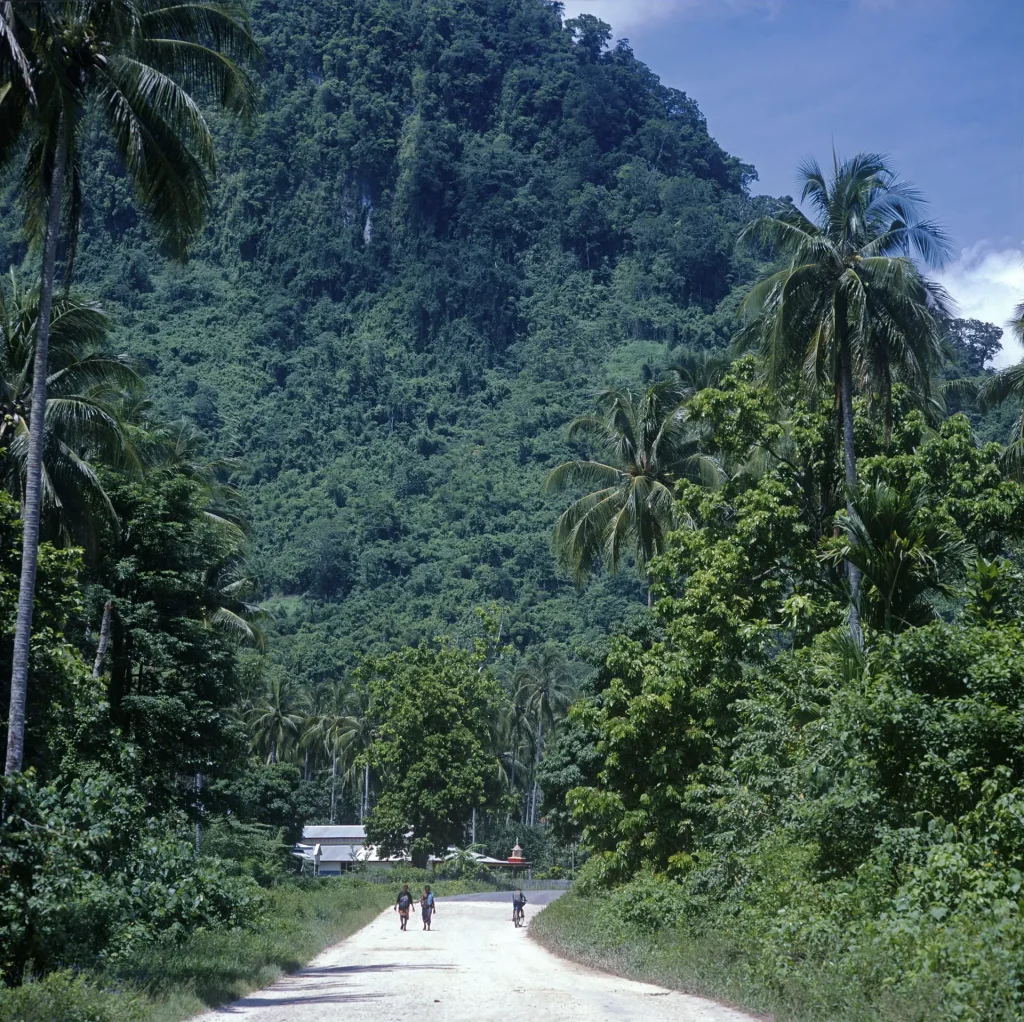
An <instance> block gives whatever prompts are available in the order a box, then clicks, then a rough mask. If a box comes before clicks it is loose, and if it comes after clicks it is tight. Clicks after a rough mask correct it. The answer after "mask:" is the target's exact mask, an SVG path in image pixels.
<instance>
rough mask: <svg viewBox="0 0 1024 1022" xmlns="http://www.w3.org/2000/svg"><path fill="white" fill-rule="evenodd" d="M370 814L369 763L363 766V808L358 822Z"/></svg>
mask: <svg viewBox="0 0 1024 1022" xmlns="http://www.w3.org/2000/svg"><path fill="white" fill-rule="evenodd" d="M369 815H370V764H369V763H367V764H366V766H364V767H363V809H362V812H361V813H360V814H359V820H360V822H361V821H363V820H365V819H366V817H367V816H369Z"/></svg>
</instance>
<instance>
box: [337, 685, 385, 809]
mask: <svg viewBox="0 0 1024 1022" xmlns="http://www.w3.org/2000/svg"><path fill="white" fill-rule="evenodd" d="M345 707H346V709H347V710H348V714H347V716H346V718H345V719H344V721H342V722H341V723H340V724H339V728H338V742H339V746H340V748H341V749H343V750H344V752H345V759H346V763H347V770H346V777H351V778H352V780H353V781H354V780H355V778H356V776H357V775H358V773H359V772H360V771H362V795H361V797H360V800H359V819H360V820H365V819H366V817H367V816H369V815H370V782H371V772H370V759H369V755H368V754H369V751H370V746H371V745H373V742H374V739H375V737H376V731H377V724H376V721H375V720H374V719H373V718H372V717H371V716H370V694H369V692H368V691H367V690H366V689H365V688H364V687H362V686H360V687H358V688H355V689H353V690H352V691H351V692H350V693H349V695H348V698H347V700H346V703H345Z"/></svg>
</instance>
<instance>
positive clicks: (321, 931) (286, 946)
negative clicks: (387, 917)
mask: <svg viewBox="0 0 1024 1022" xmlns="http://www.w3.org/2000/svg"><path fill="white" fill-rule="evenodd" d="M408 879H410V881H411V882H412V886H414V887H416V886H417V885H418V881H417V880H415V879H414V878H408ZM401 883H402V877H401V876H399V875H398V874H397V873H396V874H395V876H394V882H393V883H385V884H371V883H367V882H366V881H364V880H360V879H347V878H346V879H336V878H323V879H320V880H315V881H314V880H304V881H296V882H291V883H286V884H282V885H281V886H279V887H276V888H273V889H271V890H268V891H266V892H265V895H264V896H265V904H264V910H263V912H262V915H261V918H260V921H259V922H258V923H257V924H256V925H254V926H252V927H249V928H246V929H232V930H217V929H210V930H205V931H199V932H196V933H194V934H192V935H191V936H190V937H189V938H187V939H186V940H185V941H183V942H181V943H179V944H174V943H170V942H167V943H162V942H154V943H152V944H150V945H148V946H146V947H145V948H143V949H142V950H141V952H140V953H139V954H137V955H136V956H135V957H134V958H133V960H132V961H131V962H130V963H125V964H122V965H118V966H114V965H111V966H108V967H107V968H105V969H102V970H95V971H90V972H82V973H77V974H75V973H72V972H70V971H59V972H55V973H51V974H49V975H48V976H46V977H44V978H42V979H40V980H37V981H34V982H29V983H26V984H25V985H24V986H21V987H18V988H15V989H12V990H0V1018H2V1019H4V1020H5V1022H141V1020H143V1019H145V1020H146V1022H178V1020H180V1019H185V1018H189V1017H190V1016H192V1015H195V1014H196V1013H198V1012H201V1011H205V1010H208V1009H209V1008H214V1007H218V1006H220V1005H223V1004H226V1003H229V1002H230V1001H233V1000H235V999H237V998H239V997H242V996H244V995H245V994H247V993H249V992H250V991H252V990H256V989H258V988H260V987H264V986H267V985H268V984H270V983H273V982H274V980H276V979H277V978H278V977H279V976H281V975H282V974H284V973H288V972H294V971H295V970H296V969H299V968H301V967H302V966H303V965H304V964H305V963H306V962H308V961H309V960H310V959H311V958H314V957H315V956H316V955H317V954H319V952H321V951H322V950H323V949H324V948H326V947H328V946H329V945H331V944H334V943H337V942H338V941H339V940H343V939H344V938H346V937H348V936H351V935H352V934H353V933H355V932H356V931H357V930H359V929H360V928H362V927H363V926H365V925H366V924H367V923H369V922H370V921H371V920H372V919H373V918H374V917H375V916H376V915H377V914H378V913H379V912H380V911H381V910H382V909H384V908H386V907H387V906H388V905H390V904H391V902H392V901H393V899H394V897H395V891H396V890H397V887H398V886H399V885H400V884H401ZM434 886H435V890H436V891H437V893H438V894H439V895H440V896H442V897H443V896H445V895H453V894H463V893H468V892H469V891H471V890H475V889H477V887H478V885H474V884H473V883H471V882H466V881H456V882H447V883H446V882H440V883H437V884H435V885H434Z"/></svg>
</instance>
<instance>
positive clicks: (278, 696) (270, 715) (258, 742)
mask: <svg viewBox="0 0 1024 1022" xmlns="http://www.w3.org/2000/svg"><path fill="white" fill-rule="evenodd" d="M305 722H306V700H305V693H304V692H302V690H301V689H300V688H299V686H298V685H296V684H295V683H294V682H293V681H291V680H290V679H289V678H286V677H285V676H284V675H283V674H282V673H281V672H280V671H273V672H272V673H271V674H270V676H269V677H268V678H267V679H266V684H265V687H264V689H263V694H262V696H261V697H260V699H259V700H258V701H257V703H256V705H255V706H253V708H252V709H251V710H250V711H249V720H248V723H249V728H250V731H251V733H252V747H253V749H255V750H259V751H260V752H261V753H264V754H265V755H266V761H267V762H268V763H276V762H277V761H278V760H279V759H280V757H281V756H283V755H285V754H286V753H287V752H288V751H289V749H290V748H291V746H292V745H294V744H296V743H297V742H298V740H299V737H300V736H301V734H302V729H303V725H304V724H305Z"/></svg>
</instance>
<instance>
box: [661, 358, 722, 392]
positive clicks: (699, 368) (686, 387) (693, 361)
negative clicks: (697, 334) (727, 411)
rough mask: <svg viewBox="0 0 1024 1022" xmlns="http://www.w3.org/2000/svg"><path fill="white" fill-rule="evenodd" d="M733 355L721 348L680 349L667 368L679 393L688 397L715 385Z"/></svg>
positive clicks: (720, 379)
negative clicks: (676, 383) (674, 379)
mask: <svg viewBox="0 0 1024 1022" xmlns="http://www.w3.org/2000/svg"><path fill="white" fill-rule="evenodd" d="M732 361H733V356H732V354H731V353H730V352H728V351H723V350H721V349H710V350H709V349H708V348H702V349H700V350H699V351H692V350H687V349H682V350H680V351H679V353H678V354H677V355H676V356H675V358H674V360H673V361H672V362H671V363H670V364H669V367H668V370H669V372H670V373H672V374H673V375H674V376H675V378H676V380H677V381H678V384H679V390H680V393H681V394H682V395H683V396H685V397H689V396H690V395H691V394H695V393H697V392H698V391H700V390H706V389H707V388H709V387H717V386H718V385H719V384H720V383H721V382H722V377H724V376H725V374H726V373H727V372H728V371H729V366H731V365H732Z"/></svg>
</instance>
